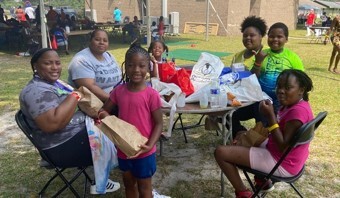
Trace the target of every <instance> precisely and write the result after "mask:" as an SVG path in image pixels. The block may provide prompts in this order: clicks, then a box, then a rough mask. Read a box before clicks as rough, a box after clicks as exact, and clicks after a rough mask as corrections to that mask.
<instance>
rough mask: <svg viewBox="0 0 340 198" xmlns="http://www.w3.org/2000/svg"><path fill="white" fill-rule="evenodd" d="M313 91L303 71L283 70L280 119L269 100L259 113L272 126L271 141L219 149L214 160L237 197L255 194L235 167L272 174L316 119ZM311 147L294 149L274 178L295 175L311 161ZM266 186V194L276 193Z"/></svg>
mask: <svg viewBox="0 0 340 198" xmlns="http://www.w3.org/2000/svg"><path fill="white" fill-rule="evenodd" d="M312 88H313V83H312V80H311V79H310V78H309V77H308V76H307V75H306V74H305V73H304V72H303V71H300V70H294V69H287V70H284V71H283V72H281V74H280V75H279V76H278V78H277V84H276V95H277V98H278V100H279V103H280V104H281V108H280V110H279V112H278V117H276V116H275V113H274V108H273V105H272V104H271V102H270V101H269V100H266V101H262V102H261V103H260V112H261V113H262V114H263V116H265V117H266V119H267V120H268V126H270V127H269V128H268V130H269V136H268V140H267V141H265V142H264V143H262V145H261V146H260V147H251V148H247V147H242V146H234V145H232V146H231V145H227V146H222V145H221V146H218V147H217V148H216V150H215V159H216V161H217V163H218V165H219V166H220V168H221V169H222V171H223V173H224V174H225V175H226V176H227V178H228V180H229V181H230V183H231V184H232V186H233V187H234V188H235V194H236V197H242V198H244V197H251V196H252V194H253V193H252V192H251V191H249V190H247V189H246V187H245V185H244V184H243V182H242V180H241V178H240V175H239V173H238V170H237V167H236V165H241V166H246V167H250V168H252V169H256V170H259V171H262V172H267V173H269V172H270V171H271V169H272V168H273V167H274V166H275V164H276V162H277V161H278V159H279V158H280V157H281V155H282V153H283V151H284V150H285V149H286V148H287V146H288V145H289V143H290V141H291V139H292V137H293V136H294V134H295V133H296V131H297V130H298V129H299V128H300V127H301V126H302V125H303V124H304V123H307V122H309V121H311V120H312V119H313V113H312V110H311V107H310V105H309V103H308V92H309V91H311V90H312ZM308 147H309V144H308V143H307V144H303V145H299V146H297V147H295V148H293V149H292V151H291V152H290V153H289V154H288V156H287V157H286V158H285V160H284V161H283V163H282V164H281V166H280V167H279V168H278V169H277V171H276V172H275V173H274V175H276V176H280V177H291V176H293V175H296V174H297V173H298V172H299V171H300V170H301V168H302V166H303V165H304V163H305V162H306V160H307V158H308V154H309V151H308ZM255 182H256V184H258V185H260V184H259V183H261V179H259V178H255ZM258 185H255V187H256V186H258ZM270 185H271V186H270ZM266 186H268V189H267V192H268V191H269V190H272V189H273V188H272V184H271V182H270V183H268V184H267V183H266ZM269 186H270V187H269Z"/></svg>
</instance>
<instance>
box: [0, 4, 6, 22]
mask: <svg viewBox="0 0 340 198" xmlns="http://www.w3.org/2000/svg"><path fill="white" fill-rule="evenodd" d="M4 14H5V11H4V9H3V8H2V7H1V4H0V22H3V21H5V19H4Z"/></svg>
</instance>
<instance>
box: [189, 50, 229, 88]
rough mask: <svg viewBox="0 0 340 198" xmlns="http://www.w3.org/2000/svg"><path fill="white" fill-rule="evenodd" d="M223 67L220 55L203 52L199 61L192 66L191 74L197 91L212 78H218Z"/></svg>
mask: <svg viewBox="0 0 340 198" xmlns="http://www.w3.org/2000/svg"><path fill="white" fill-rule="evenodd" d="M223 67H224V64H223V63H222V61H221V59H220V58H219V57H217V56H215V55H213V54H209V53H207V52H202V53H201V56H200V58H199V59H198V61H197V63H196V64H195V65H194V67H193V68H192V72H191V76H190V80H191V83H192V85H193V86H194V90H195V92H196V91H198V90H199V89H201V88H202V87H204V86H206V85H207V84H209V83H210V82H211V81H212V80H214V79H218V77H219V76H220V74H221V72H222V70H223Z"/></svg>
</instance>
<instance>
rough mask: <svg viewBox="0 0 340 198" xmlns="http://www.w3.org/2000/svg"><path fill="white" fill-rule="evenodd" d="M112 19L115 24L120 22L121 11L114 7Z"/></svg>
mask: <svg viewBox="0 0 340 198" xmlns="http://www.w3.org/2000/svg"><path fill="white" fill-rule="evenodd" d="M113 19H114V21H115V24H118V23H120V22H121V21H122V11H121V10H120V9H119V8H118V7H115V10H114V11H113Z"/></svg>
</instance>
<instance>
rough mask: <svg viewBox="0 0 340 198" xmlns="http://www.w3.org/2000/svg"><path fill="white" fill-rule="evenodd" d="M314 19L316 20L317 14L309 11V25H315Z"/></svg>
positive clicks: (307, 22)
mask: <svg viewBox="0 0 340 198" xmlns="http://www.w3.org/2000/svg"><path fill="white" fill-rule="evenodd" d="M314 21H315V14H314V13H309V14H308V15H307V21H306V24H307V25H313V24H314Z"/></svg>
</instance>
